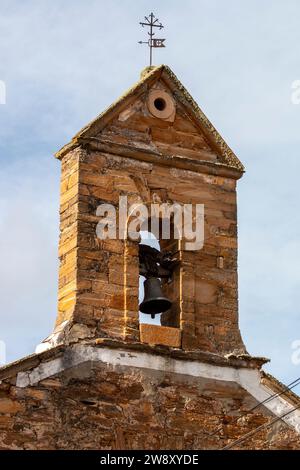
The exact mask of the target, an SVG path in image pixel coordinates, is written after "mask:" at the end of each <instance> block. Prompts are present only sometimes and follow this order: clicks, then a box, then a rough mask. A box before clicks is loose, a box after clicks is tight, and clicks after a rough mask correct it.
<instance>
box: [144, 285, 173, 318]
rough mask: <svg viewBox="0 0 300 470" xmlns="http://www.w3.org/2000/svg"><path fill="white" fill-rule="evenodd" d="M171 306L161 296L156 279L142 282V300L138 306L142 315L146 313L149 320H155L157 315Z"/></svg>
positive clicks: (167, 300)
mask: <svg viewBox="0 0 300 470" xmlns="http://www.w3.org/2000/svg"><path fill="white" fill-rule="evenodd" d="M171 305H172V302H171V301H170V300H169V299H168V298H167V297H164V295H163V292H162V288H161V282H160V279H159V278H158V277H149V278H148V279H146V280H145V281H144V300H143V302H142V303H141V304H140V311H141V312H142V313H148V314H149V315H151V318H155V315H156V314H157V313H162V312H165V311H166V310H169V308H170V307H171Z"/></svg>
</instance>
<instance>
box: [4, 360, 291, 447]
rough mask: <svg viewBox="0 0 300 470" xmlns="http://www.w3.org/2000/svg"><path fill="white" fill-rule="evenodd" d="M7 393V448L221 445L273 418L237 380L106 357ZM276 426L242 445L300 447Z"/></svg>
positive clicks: (282, 427) (281, 426)
mask: <svg viewBox="0 0 300 470" xmlns="http://www.w3.org/2000/svg"><path fill="white" fill-rule="evenodd" d="M132 354H134V353H132ZM154 357H155V356H154ZM5 393H6V397H2V398H1V399H0V449H1V450H4V449H106V450H110V449H221V448H223V447H224V446H225V445H227V444H230V443H231V442H233V441H234V440H235V439H238V438H239V437H241V436H244V435H246V434H247V433H248V432H249V431H252V430H255V429H256V428H257V427H258V426H259V425H261V424H268V423H269V422H270V421H271V420H272V419H273V416H272V415H271V414H270V413H269V412H268V411H266V410H265V409H264V408H263V407H259V408H256V409H255V410H253V411H251V412H249V410H251V408H253V407H254V406H255V405H256V404H257V403H256V401H255V400H254V399H253V398H252V397H251V396H250V395H249V394H248V393H247V392H246V391H245V390H244V389H242V388H241V387H240V386H239V385H237V384H235V383H233V382H224V381H222V380H219V381H215V380H210V379H200V378H199V377H198V378H196V377H192V376H188V375H180V374H175V373H172V372H171V373H170V372H164V371H159V370H150V369H142V368H141V369H138V368H132V367H126V368H124V367H119V366H117V367H115V366H114V367H112V366H109V365H108V364H104V363H101V362H97V363H96V362H94V363H93V364H91V363H90V364H83V365H82V366H77V367H75V368H73V369H66V370H65V371H62V372H61V373H59V374H58V375H57V376H56V377H53V378H48V379H44V380H42V381H40V382H39V383H37V384H35V385H33V386H29V387H26V388H21V389H20V388H18V387H13V388H11V390H10V392H9V390H6V392H5ZM12 397H13V398H12ZM248 412H249V413H248ZM242 415H243V416H242ZM270 429H271V430H272V432H270V430H269V428H266V429H264V430H262V431H261V432H259V433H257V434H255V435H253V436H252V437H250V438H249V439H247V440H246V441H245V442H243V443H242V444H240V445H239V446H237V447H236V448H237V449H238V448H242V449H300V438H299V436H297V435H296V433H295V432H294V431H293V430H292V429H290V428H289V427H288V426H287V425H285V424H284V423H282V422H281V423H280V424H279V426H276V427H272V428H270Z"/></svg>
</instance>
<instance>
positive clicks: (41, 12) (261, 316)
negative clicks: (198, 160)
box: [0, 0, 300, 382]
mask: <svg viewBox="0 0 300 470" xmlns="http://www.w3.org/2000/svg"><path fill="white" fill-rule="evenodd" d="M151 10H153V11H154V13H155V14H156V15H157V16H158V17H159V18H160V20H161V21H162V22H163V23H164V24H165V25H166V28H165V30H164V31H163V34H164V36H163V37H166V38H167V42H166V44H167V48H166V49H161V50H158V51H155V57H154V63H155V64H157V65H158V64H160V63H166V64H168V65H169V66H170V67H171V68H172V69H173V70H174V72H175V73H176V74H177V75H178V77H179V79H180V80H181V81H182V82H183V83H184V85H185V86H186V87H187V88H188V89H189V91H190V92H191V94H192V95H193V97H194V98H195V100H196V101H197V102H198V104H199V105H200V107H201V108H202V109H203V111H204V112H205V113H206V114H207V116H208V117H209V119H210V120H211V121H212V122H213V123H214V125H215V126H216V127H217V129H218V130H219V131H220V133H221V134H222V135H223V137H224V138H225V140H226V141H227V142H228V144H229V145H230V146H231V147H232V148H233V150H234V151H235V152H236V153H237V155H238V156H239V157H240V159H241V160H242V161H243V163H244V164H245V166H246V170H247V172H246V174H245V175H244V177H243V178H242V180H241V181H240V182H239V188H238V197H239V286H240V290H239V293H240V324H241V330H242V334H243V337H244V340H245V343H246V345H247V348H248V350H249V352H250V353H251V354H253V355H264V356H267V357H270V358H271V359H272V362H271V364H270V366H268V370H269V371H271V372H272V373H273V374H274V375H276V376H277V377H278V378H279V379H281V380H282V381H284V382H290V381H292V380H293V379H295V378H296V377H298V376H299V375H300V373H299V365H295V364H293V363H292V361H291V355H292V349H291V344H292V342H293V341H295V340H298V339H300V314H299V303H300V302H299V286H300V269H299V266H300V211H299V207H298V204H299V170H300V159H299V148H300V146H299V143H300V132H299V125H300V105H295V104H292V102H291V93H292V90H291V86H292V83H293V81H294V80H297V79H300V67H299V44H300V28H299V22H300V3H299V1H298V0H287V1H284V2H283V1H282V0H280V1H277V0H264V1H263V2H262V1H261V0H259V1H258V0H244V1H243V2H241V1H238V0H227V1H226V2H224V1H222V0H207V1H204V0H185V1H184V2H182V1H177V0H172V1H171V0H160V1H151V2H149V1H145V0H139V1H135V2H134V1H132V0H122V1H118V0H112V1H109V2H107V1H104V0H97V1H95V0H89V1H88V2H86V1H84V0H64V1H62V0H51V1H50V0H27V1H26V2H20V1H15V0H9V1H8V0H7V1H6V0H0V80H3V81H4V82H5V84H6V88H7V103H6V105H0V162H1V165H0V243H1V244H0V259H1V263H0V290H1V295H0V340H2V341H5V343H6V347H7V359H8V360H9V361H10V360H13V359H16V358H19V357H21V356H23V355H26V354H29V353H31V352H32V351H34V349H35V346H36V344H38V343H39V342H40V341H41V340H42V339H43V338H44V337H45V336H47V335H48V334H49V333H50V332H51V330H52V328H53V323H54V319H55V315H56V294H57V242H58V197H59V170H60V168H59V162H58V161H56V160H55V159H54V158H53V156H52V155H53V153H54V152H55V151H56V150H57V149H58V148H60V147H61V146H62V145H63V144H64V143H65V142H67V141H68V140H69V139H70V137H71V136H72V135H73V134H74V133H75V132H76V131H78V130H79V129H80V128H81V127H82V126H83V125H85V124H86V123H87V122H88V121H90V120H91V119H92V118H93V117H94V116H95V115H97V114H98V113H99V112H100V111H102V110H103V109H104V108H105V107H106V106H107V105H109V104H110V103H111V102H113V101H114V100H115V99H116V98H117V97H118V96H119V95H121V94H122V93H123V92H124V91H125V90H126V89H127V88H128V87H129V86H131V85H132V83H134V82H135V81H136V80H137V79H138V77H139V73H140V71H141V69H142V68H143V67H144V66H145V65H147V60H148V56H147V51H146V49H145V47H144V46H140V45H139V44H137V41H139V40H140V39H144V37H145V31H143V30H142V29H141V28H140V27H139V25H138V22H139V21H140V20H141V19H142V18H143V16H144V15H145V14H148V13H150V11H151Z"/></svg>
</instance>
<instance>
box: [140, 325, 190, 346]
mask: <svg viewBox="0 0 300 470" xmlns="http://www.w3.org/2000/svg"><path fill="white" fill-rule="evenodd" d="M140 334H141V342H142V343H147V344H151V345H157V344H161V345H164V346H170V347H172V348H180V347H181V330H180V329H179V328H170V327H168V326H160V325H149V324H147V323H141V324H140Z"/></svg>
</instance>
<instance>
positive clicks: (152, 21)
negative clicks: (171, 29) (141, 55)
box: [139, 13, 166, 67]
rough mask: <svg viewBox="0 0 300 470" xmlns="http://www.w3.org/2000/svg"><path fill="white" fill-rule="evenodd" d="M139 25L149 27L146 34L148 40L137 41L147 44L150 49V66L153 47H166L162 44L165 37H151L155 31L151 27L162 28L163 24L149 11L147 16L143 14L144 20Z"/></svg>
mask: <svg viewBox="0 0 300 470" xmlns="http://www.w3.org/2000/svg"><path fill="white" fill-rule="evenodd" d="M140 25H142V26H143V27H144V26H147V27H148V28H150V30H149V31H148V36H149V39H148V41H139V44H148V46H149V49H150V67H151V65H152V49H153V47H166V46H165V45H164V42H165V39H157V38H154V37H153V36H155V33H154V32H153V28H159V29H162V28H163V25H162V24H161V23H160V22H159V21H158V19H157V18H155V16H154V14H153V13H150V15H149V16H145V21H144V22H143V21H140Z"/></svg>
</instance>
